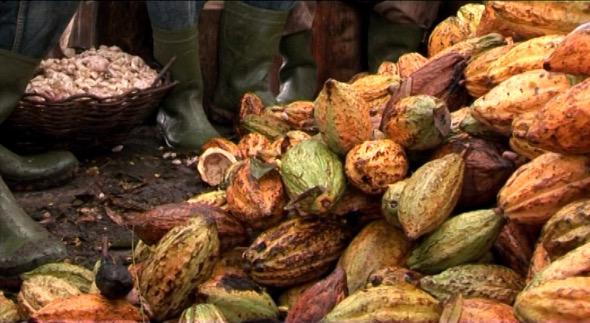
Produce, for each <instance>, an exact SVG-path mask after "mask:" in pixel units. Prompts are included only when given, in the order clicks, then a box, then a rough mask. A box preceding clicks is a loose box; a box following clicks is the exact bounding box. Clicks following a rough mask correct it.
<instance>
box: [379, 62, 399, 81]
mask: <svg viewBox="0 0 590 323" xmlns="http://www.w3.org/2000/svg"><path fill="white" fill-rule="evenodd" d="M377 74H379V75H385V76H397V77H401V75H400V74H399V69H398V67H397V64H396V63H394V62H390V61H383V62H382V63H381V65H379V67H378V68H377Z"/></svg>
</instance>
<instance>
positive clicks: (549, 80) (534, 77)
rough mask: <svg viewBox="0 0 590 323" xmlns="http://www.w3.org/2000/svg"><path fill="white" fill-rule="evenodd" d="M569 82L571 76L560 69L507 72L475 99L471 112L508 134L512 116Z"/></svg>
mask: <svg viewBox="0 0 590 323" xmlns="http://www.w3.org/2000/svg"><path fill="white" fill-rule="evenodd" d="M571 85H572V80H571V79H570V78H569V77H568V76H567V75H566V74H563V73H552V72H547V71H545V70H542V69H537V70H532V71H527V72H524V73H521V74H518V75H514V76H511V77H510V78H508V79H506V80H505V81H503V82H502V83H500V84H498V85H497V86H496V87H494V88H493V89H492V90H490V91H489V92H488V93H487V94H485V95H484V96H482V97H480V98H478V99H477V100H475V102H473V104H472V105H471V108H472V109H473V110H472V115H473V117H475V118H476V119H477V120H478V121H479V122H482V123H483V124H485V125H486V126H488V127H489V128H491V129H494V130H495V131H497V132H498V133H500V134H502V135H504V136H510V134H511V133H512V121H513V120H514V118H515V117H516V116H519V115H521V114H523V113H527V112H532V111H537V110H539V109H541V107H542V106H543V105H544V104H545V103H547V102H548V101H549V100H551V99H552V98H553V97H555V96H556V95H558V94H560V93H563V92H565V91H567V89H569V88H570V87H571Z"/></svg>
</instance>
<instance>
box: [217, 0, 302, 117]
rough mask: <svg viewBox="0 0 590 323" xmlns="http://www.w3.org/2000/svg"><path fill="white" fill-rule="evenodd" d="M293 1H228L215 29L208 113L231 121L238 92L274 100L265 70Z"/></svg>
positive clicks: (270, 60)
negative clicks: (213, 82)
mask: <svg viewBox="0 0 590 323" xmlns="http://www.w3.org/2000/svg"><path fill="white" fill-rule="evenodd" d="M293 5H294V1H228V2H225V7H224V10H223V14H222V17H221V26H220V30H219V64H218V65H219V79H218V81H217V88H216V90H215V96H214V101H213V108H212V114H213V115H212V117H214V119H215V121H217V122H219V123H223V124H231V123H232V122H233V119H234V117H235V114H236V112H237V110H238V108H239V102H240V98H241V97H242V95H243V94H244V93H246V92H254V93H255V94H256V95H258V96H259V97H260V98H261V99H262V101H263V102H264V103H265V104H266V105H271V104H274V103H275V102H276V100H275V98H274V95H273V94H272V93H271V91H270V86H269V80H268V74H269V69H270V67H271V65H272V62H273V58H274V56H275V55H276V54H277V53H278V51H279V42H280V39H281V33H282V31H283V27H284V25H285V21H286V19H287V16H288V14H289V10H290V9H291V8H292V7H293Z"/></svg>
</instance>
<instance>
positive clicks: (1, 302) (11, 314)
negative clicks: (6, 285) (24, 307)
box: [0, 291, 23, 322]
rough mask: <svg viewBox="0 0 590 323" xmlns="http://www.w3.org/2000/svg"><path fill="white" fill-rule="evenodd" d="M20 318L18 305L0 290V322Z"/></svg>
mask: <svg viewBox="0 0 590 323" xmlns="http://www.w3.org/2000/svg"><path fill="white" fill-rule="evenodd" d="M22 319H23V318H22V317H21V314H20V312H19V309H18V306H17V305H16V304H15V303H14V302H13V301H11V300H9V299H8V298H6V297H5V296H4V294H3V293H2V291H0V322H20V321H21V320H22Z"/></svg>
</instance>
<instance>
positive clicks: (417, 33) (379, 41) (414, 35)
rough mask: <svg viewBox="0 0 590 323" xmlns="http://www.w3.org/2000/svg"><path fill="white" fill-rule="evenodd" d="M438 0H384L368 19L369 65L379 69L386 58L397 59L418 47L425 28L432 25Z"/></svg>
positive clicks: (374, 69)
mask: <svg viewBox="0 0 590 323" xmlns="http://www.w3.org/2000/svg"><path fill="white" fill-rule="evenodd" d="M439 5H440V3H439V2H438V1H381V2H379V3H377V4H376V5H375V6H374V8H373V11H374V13H372V14H371V16H370V20H369V31H368V33H369V37H368V46H367V47H368V65H369V71H370V72H376V71H377V68H378V67H379V65H380V64H381V63H382V62H383V61H393V62H395V61H397V59H398V58H399V57H400V56H401V55H403V54H405V53H409V52H415V51H417V50H418V49H419V47H420V43H421V42H422V40H423V38H424V33H425V31H426V30H427V29H428V28H429V27H430V25H432V23H433V21H434V19H435V18H436V14H437V12H438V7H439Z"/></svg>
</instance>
